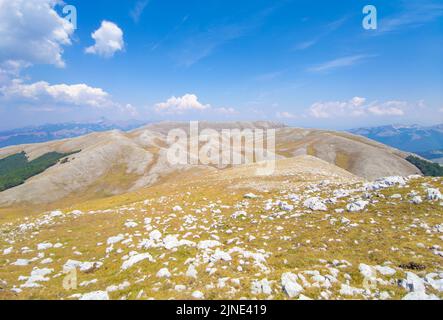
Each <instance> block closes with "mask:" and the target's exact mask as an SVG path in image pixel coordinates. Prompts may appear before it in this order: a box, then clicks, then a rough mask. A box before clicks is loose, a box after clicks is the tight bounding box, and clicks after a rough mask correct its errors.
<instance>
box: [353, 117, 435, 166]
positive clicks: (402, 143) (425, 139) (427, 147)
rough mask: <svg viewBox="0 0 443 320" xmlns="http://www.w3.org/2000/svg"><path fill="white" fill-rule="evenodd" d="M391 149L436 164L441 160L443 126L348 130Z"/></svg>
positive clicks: (402, 126)
mask: <svg viewBox="0 0 443 320" xmlns="http://www.w3.org/2000/svg"><path fill="white" fill-rule="evenodd" d="M349 132H351V133H354V134H358V135H361V136H364V137H367V138H369V139H372V140H375V141H378V142H381V143H384V144H386V145H389V146H391V147H394V148H397V149H400V150H403V151H408V152H414V153H416V154H418V155H420V156H422V157H424V158H427V159H429V160H433V161H436V162H442V160H443V124H439V125H435V126H429V127H425V126H419V125H411V126H404V125H389V126H381V127H371V128H359V129H353V130H349Z"/></svg>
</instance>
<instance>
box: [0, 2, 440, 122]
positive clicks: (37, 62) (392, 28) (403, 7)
mask: <svg viewBox="0 0 443 320" xmlns="http://www.w3.org/2000/svg"><path fill="white" fill-rule="evenodd" d="M67 4H69V5H74V6H75V8H76V9H77V29H76V30H72V28H70V25H67V24H65V22H66V20H64V19H58V18H57V19H56V18H54V15H53V14H52V12H53V11H55V12H56V13H57V14H58V15H59V16H61V17H63V16H64V14H63V12H62V8H63V6H64V5H63V4H60V3H58V4H57V3H56V1H53V0H35V1H30V0H12V1H6V0H0V18H2V19H0V21H2V22H0V117H1V119H0V129H8V128H13V127H19V126H23V125H32V124H41V123H48V122H64V121H89V120H94V119H97V118H99V117H102V116H104V117H106V118H109V119H112V120H119V119H131V118H136V119H144V120H146V121H157V120H158V121H159V120H191V119H197V120H203V119H205V120H219V121H221V120H224V121H231V120H275V121H282V122H285V123H288V124H290V125H295V126H303V127H319V128H331V129H345V128H352V127H357V126H369V125H381V124H389V123H406V124H408V123H419V124H433V123H441V122H443V121H442V120H443V96H442V95H443V93H442V92H443V90H442V88H443V61H442V60H443V23H442V22H443V4H442V3H441V1H431V0H424V1H423V0H422V1H397V0H394V1H367V0H366V1H359V0H346V1H344V0H343V1H338V0H337V1H317V0H310V1H297V0H293V1H290V0H287V1H264V0H243V1H232V0H211V1H196V0H187V1H172V0H137V1H104V0H103V1H100V0H99V1H97V0H95V1H83V0H77V1H74V0H73V1H69V2H68V1H66V3H65V5H67ZM368 4H371V5H374V6H375V7H376V8H377V18H378V19H377V24H378V25H377V29H376V30H365V29H364V28H363V27H362V20H363V18H364V16H365V15H364V14H363V13H362V9H363V7H364V6H365V5H368ZM33 6H39V8H38V9H35V8H33ZM13 10H14V11H13ZM2 11H3V13H2ZM14 12H15V13H16V12H20V13H21V18H20V19H27V20H26V21H27V22H23V21H22V20H20V22H19V23H18V22H17V19H18V18H17V16H15V15H14ZM61 20H63V21H64V22H63V21H61ZM93 34H95V36H93ZM11 39H12V40H11Z"/></svg>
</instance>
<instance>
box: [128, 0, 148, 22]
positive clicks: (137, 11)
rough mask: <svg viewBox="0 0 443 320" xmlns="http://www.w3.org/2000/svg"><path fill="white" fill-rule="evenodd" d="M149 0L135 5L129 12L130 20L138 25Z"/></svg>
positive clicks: (141, 0) (140, 0)
mask: <svg viewBox="0 0 443 320" xmlns="http://www.w3.org/2000/svg"><path fill="white" fill-rule="evenodd" d="M148 3H149V0H139V1H137V3H136V4H135V7H134V8H133V9H132V10H131V11H130V12H129V15H130V16H131V18H132V20H134V22H135V23H138V22H139V21H140V17H141V15H142V14H143V11H145V8H146V6H147V5H148Z"/></svg>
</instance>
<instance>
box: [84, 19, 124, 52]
mask: <svg viewBox="0 0 443 320" xmlns="http://www.w3.org/2000/svg"><path fill="white" fill-rule="evenodd" d="M91 37H92V38H93V39H94V40H95V44H94V45H93V46H90V47H88V48H86V49H85V52H86V53H91V54H96V55H99V56H102V57H105V58H109V57H112V56H114V54H115V53H116V52H117V51H121V50H123V48H124V46H125V43H124V41H123V31H122V29H120V28H119V26H118V25H116V24H115V23H113V22H110V21H102V23H101V26H100V28H98V29H97V30H95V31H94V32H93V33H92V34H91Z"/></svg>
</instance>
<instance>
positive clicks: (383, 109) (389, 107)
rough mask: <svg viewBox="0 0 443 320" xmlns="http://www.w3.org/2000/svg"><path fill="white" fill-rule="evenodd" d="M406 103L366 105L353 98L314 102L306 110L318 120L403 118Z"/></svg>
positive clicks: (394, 101)
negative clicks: (369, 117) (371, 116)
mask: <svg viewBox="0 0 443 320" xmlns="http://www.w3.org/2000/svg"><path fill="white" fill-rule="evenodd" d="M407 107H408V103H407V102H405V101H396V100H392V101H386V102H382V103H379V102H377V101H373V102H371V103H367V100H366V98H361V97H354V98H352V99H350V100H349V101H326V102H315V103H314V104H312V105H311V107H310V108H309V110H308V114H309V115H310V116H311V117H314V118H318V119H326V118H337V117H357V116H370V115H373V116H403V115H405V109H406V108H407Z"/></svg>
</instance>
